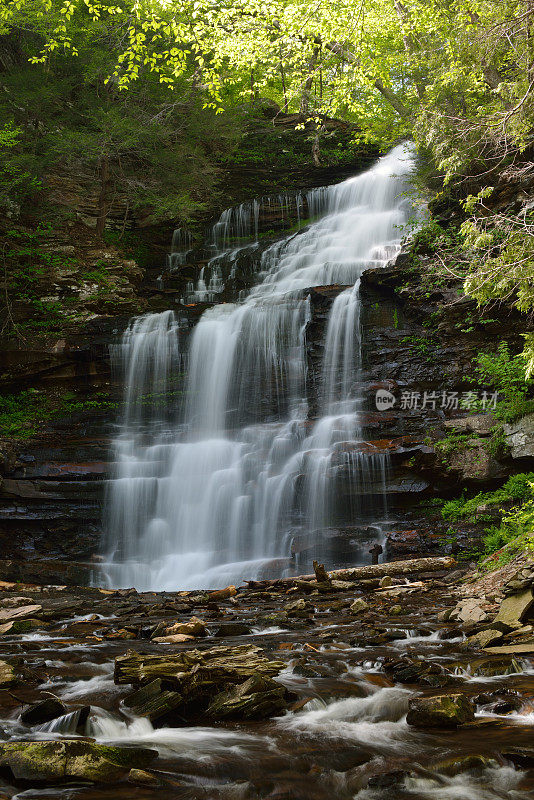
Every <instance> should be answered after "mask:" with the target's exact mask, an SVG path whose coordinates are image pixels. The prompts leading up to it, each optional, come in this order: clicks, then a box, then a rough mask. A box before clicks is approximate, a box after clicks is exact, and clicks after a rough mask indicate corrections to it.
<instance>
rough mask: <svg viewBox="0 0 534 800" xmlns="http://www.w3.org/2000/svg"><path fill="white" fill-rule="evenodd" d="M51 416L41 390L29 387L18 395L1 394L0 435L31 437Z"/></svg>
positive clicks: (21, 437) (20, 437)
mask: <svg viewBox="0 0 534 800" xmlns="http://www.w3.org/2000/svg"><path fill="white" fill-rule="evenodd" d="M50 416H51V411H50V409H49V408H43V403H42V399H41V395H40V392H38V391H37V390H36V389H27V390H25V391H22V392H19V394H16V395H0V436H4V437H8V438H10V437H14V438H18V439H26V438H29V437H30V436H34V435H35V434H36V433H37V432H38V430H39V427H40V424H41V423H42V422H44V421H46V420H48V419H49V418H50Z"/></svg>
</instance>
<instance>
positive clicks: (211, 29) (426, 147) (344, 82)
mask: <svg viewBox="0 0 534 800" xmlns="http://www.w3.org/2000/svg"><path fill="white" fill-rule="evenodd" d="M0 33H2V34H3V35H4V37H5V38H8V39H9V38H11V39H12V38H13V37H15V38H16V37H17V36H19V37H21V36H23V37H25V38H24V40H25V50H26V58H27V61H28V62H29V63H30V64H33V65H34V66H35V68H36V69H41V70H44V71H45V72H46V71H48V70H50V69H51V68H53V67H54V65H57V64H58V63H59V64H63V65H64V66H63V71H64V73H68V70H69V68H68V67H66V66H65V65H66V64H67V63H75V62H76V60H77V59H80V58H81V55H82V54H83V53H84V52H86V51H88V50H90V51H91V52H92V58H91V60H89V61H87V60H86V61H84V66H83V69H84V70H85V72H86V76H85V77H86V79H87V81H88V82H91V81H92V82H93V85H94V81H95V79H96V80H97V82H100V85H101V88H100V89H99V92H100V97H101V98H105V97H107V98H110V97H113V98H118V97H120V96H121V95H123V94H128V96H129V97H131V98H133V100H130V101H128V104H123V106H122V110H121V108H120V106H117V105H113V107H109V108H106V107H105V104H104V105H103V106H101V107H99V109H98V113H97V114H95V115H94V116H93V118H92V119H91V125H90V126H89V127H91V126H92V128H94V129H95V130H96V129H98V130H100V134H99V136H100V139H101V140H102V141H104V140H105V146H101V147H100V145H99V147H100V152H101V153H104V152H108V153H109V152H118V153H122V152H125V151H126V152H128V148H130V149H135V148H136V147H137V145H138V143H139V141H140V140H141V139H143V136H144V135H143V136H141V135H140V134H141V128H142V129H143V131H146V136H148V138H149V139H150V138H151V137H152V139H153V137H156V138H157V137H158V136H159V135H160V134H161V132H162V127H161V124H160V123H161V122H162V121H163V120H164V121H165V125H164V127H165V126H166V128H165V132H164V137H171V138H172V129H173V127H174V126H175V125H176V115H175V116H174V117H173V116H172V114H171V115H169V114H168V113H166V112H164V111H163V110H162V109H165V108H167V109H169V108H170V107H172V108H173V109H174V111H176V110H178V111H177V113H178V116H180V104H181V103H183V102H184V100H185V99H186V98H195V102H196V103H197V104H198V105H199V107H203V108H204V110H205V111H210V112H212V113H213V114H214V115H216V114H217V113H218V112H219V111H221V110H222V109H227V108H228V107H231V106H232V105H234V106H235V104H236V103H239V102H244V101H250V100H255V99H258V98H269V99H271V100H273V101H275V102H276V103H277V104H278V106H279V107H280V108H281V109H282V110H283V111H289V112H294V113H297V114H299V115H300V116H299V120H300V123H301V124H303V122H304V121H305V120H308V122H309V121H312V122H313V124H314V125H315V126H316V129H317V131H318V132H319V131H320V130H321V125H322V121H323V120H324V119H325V117H327V116H334V115H338V116H342V117H345V118H347V119H349V120H351V121H353V122H355V123H356V124H357V126H358V127H359V131H360V133H359V136H360V137H361V138H362V139H368V140H372V141H378V142H379V143H381V144H382V145H384V146H385V145H387V144H388V143H391V142H393V141H395V140H396V139H398V138H399V137H402V136H404V137H412V138H414V139H415V141H416V142H417V144H418V145H419V147H420V149H421V150H422V151H426V152H427V153H428V154H429V155H430V157H431V159H432V161H433V163H434V165H435V168H436V170H437V172H438V174H439V176H440V179H439V183H440V185H439V186H437V188H439V189H440V190H441V191H442V192H443V191H445V192H446V191H450V187H451V186H454V191H455V193H456V196H457V197H459V198H460V199H461V201H462V202H464V204H465V206H464V210H465V214H466V217H467V219H466V223H465V224H464V226H463V228H462V235H463V238H464V244H465V247H466V248H467V249H468V250H469V252H470V254H471V255H470V256H469V259H468V260H470V264H471V266H470V267H469V268H468V270H467V274H466V276H465V287H466V290H467V291H469V292H471V293H472V294H473V295H474V296H475V297H477V298H478V299H479V300H480V301H481V302H484V301H485V300H487V299H490V298H495V297H504V296H506V297H512V298H513V300H514V302H516V304H517V305H518V307H519V308H520V309H522V310H530V309H531V308H532V307H533V306H534V288H533V287H532V285H531V284H532V280H531V271H532V257H533V241H534V229H533V223H532V213H531V212H529V213H528V214H526V213H525V214H523V216H521V214H519V215H518V214H514V212H513V211H512V212H511V213H506V214H504V216H503V214H502V212H499V214H495V213H493V211H492V206H491V195H492V191H493V189H494V186H495V182H496V180H497V177H496V176H498V175H500V176H502V175H503V174H504V173H505V174H506V175H507V177H508V179H509V180H514V179H517V180H519V181H520V180H521V176H522V175H524V173H525V171H528V170H531V169H532V164H531V161H530V160H529V158H530V156H529V153H531V151H532V144H533V120H534V0H356V2H354V0H350V2H349V0H328V2H327V0H311V2H310V0H179V2H176V1H173V0H0ZM66 80H67V82H68V77H66ZM147 86H149V87H150V89H149V93H150V94H151V97H152V100H151V103H149V106H150V108H147V106H146V104H145V105H144V106H143V104H142V103H141V106H142V108H143V110H142V112H140V110H139V109H140V107H141V106H139V97H140V96H141V95H142V94H143V93H144V94H145V95H146V92H147V88H146V87H147ZM157 86H159V87H160V88H159V89H157ZM140 87H141V88H140ZM158 92H159V95H158ZM165 93H167V95H165ZM132 109H133V111H132ZM15 123H16V120H15ZM5 124H6V127H5V128H4V133H3V137H4V140H5V141H4V142H3V143H2V142H0V145H1V146H3V148H4V151H6V152H7V151H11V150H12V147H11V144H12V140H11V139H10V136H12V135H13V130H15V129H16V124H15V127H14V126H13V122H12V121H11V120H5ZM63 138H64V141H66V139H65V137H63ZM67 138H68V137H67ZM82 139H83V136H82ZM77 141H78V144H79V143H80V141H81V140H80V139H79V138H78V139H77ZM82 144H83V143H82ZM93 146H94V138H93V140H92V141H91V142H89V143H86V144H85V145H83V147H84V148H87V147H89V149H90V148H91V147H93ZM97 149H98V147H97ZM149 149H150V148H149ZM102 166H103V169H104V171H105V165H102ZM163 168H164V165H163ZM447 187H449V188H447ZM488 198H489V200H488Z"/></svg>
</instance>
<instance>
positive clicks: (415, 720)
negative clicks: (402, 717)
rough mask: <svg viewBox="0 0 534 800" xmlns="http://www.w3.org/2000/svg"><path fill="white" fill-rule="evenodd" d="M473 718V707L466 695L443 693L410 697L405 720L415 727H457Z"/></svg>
mask: <svg viewBox="0 0 534 800" xmlns="http://www.w3.org/2000/svg"><path fill="white" fill-rule="evenodd" d="M474 718H475V709H474V706H473V703H472V702H471V700H469V698H468V697H466V696H465V695H464V694H443V695H436V696H435V697H415V698H413V699H411V700H410V701H409V711H408V715H407V717H406V722H407V723H408V725H412V726H413V727H415V728H457V727H458V726H459V725H464V724H465V723H466V722H471V721H472V720H474Z"/></svg>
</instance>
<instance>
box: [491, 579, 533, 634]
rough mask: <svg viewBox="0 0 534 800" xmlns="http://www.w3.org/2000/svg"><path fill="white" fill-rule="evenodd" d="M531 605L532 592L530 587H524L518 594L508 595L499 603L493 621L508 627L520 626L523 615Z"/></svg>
mask: <svg viewBox="0 0 534 800" xmlns="http://www.w3.org/2000/svg"><path fill="white" fill-rule="evenodd" d="M533 605H534V594H533V592H532V588H528V589H524V590H523V591H522V592H519V594H511V595H508V597H505V598H504V600H503V601H502V603H501V607H500V609H499V613H498V614H497V616H496V617H495V622H501V623H503V624H504V625H508V627H510V628H520V627H521V624H522V620H523V617H525V616H526V614H527V612H528V611H529V610H530V609H531V608H532V606H533Z"/></svg>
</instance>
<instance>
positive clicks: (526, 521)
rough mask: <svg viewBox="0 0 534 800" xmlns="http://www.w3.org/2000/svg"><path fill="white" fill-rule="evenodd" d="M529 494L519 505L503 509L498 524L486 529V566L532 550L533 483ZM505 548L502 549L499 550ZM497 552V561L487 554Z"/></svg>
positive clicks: (533, 519) (505, 561)
mask: <svg viewBox="0 0 534 800" xmlns="http://www.w3.org/2000/svg"><path fill="white" fill-rule="evenodd" d="M533 477H534V476H533ZM530 494H531V496H530V497H529V498H528V499H526V500H525V502H523V503H522V504H521V505H517V506H514V507H513V508H510V509H509V510H508V511H505V512H504V514H503V516H502V520H501V523H500V525H494V526H492V527H491V528H488V529H487V532H486V535H485V536H484V537H483V542H484V549H485V554H486V558H485V559H483V564H484V566H485V567H486V568H492V569H493V568H495V567H496V566H502V565H503V564H506V563H508V561H511V560H512V558H513V557H514V556H515V555H516V554H517V553H518V552H520V551H524V550H527V551H530V552H532V551H534V533H533V531H534V496H533V495H534V485H531V492H530ZM502 548H505V549H504V551H502V552H499V551H501V549H502ZM493 553H498V555H499V557H498V559H497V561H496V560H495V559H494V558H493V559H490V560H488V559H487V556H491V555H492V554H493Z"/></svg>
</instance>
